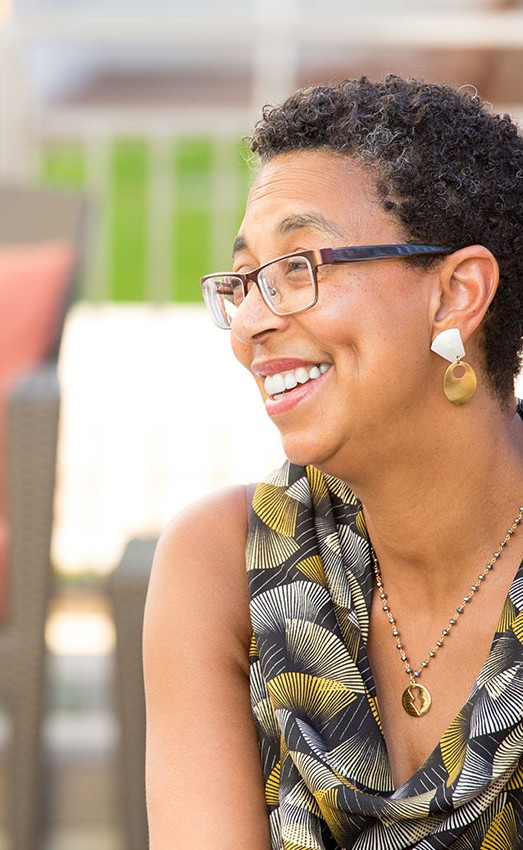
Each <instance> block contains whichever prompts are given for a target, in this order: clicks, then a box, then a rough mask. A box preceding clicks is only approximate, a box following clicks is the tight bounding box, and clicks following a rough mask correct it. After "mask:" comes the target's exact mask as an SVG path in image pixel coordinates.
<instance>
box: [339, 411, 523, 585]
mask: <svg viewBox="0 0 523 850" xmlns="http://www.w3.org/2000/svg"><path fill="white" fill-rule="evenodd" d="M471 412H472V411H471ZM479 413H481V411H478V414H479ZM438 425H439V426H440V427H439V428H438V431H437V432H435V429H432V433H428V432H422V433H424V438H425V446H424V447H423V446H420V441H419V440H418V441H417V442H416V444H415V445H413V446H412V451H411V452H410V456H409V454H407V455H405V454H403V455H402V458H401V463H400V462H398V460H397V459H396V458H393V459H392V462H391V463H390V464H389V465H388V466H385V465H383V464H382V466H381V468H380V470H379V474H378V471H377V470H374V475H372V476H369V480H368V484H366V483H365V481H360V482H358V485H357V486H356V487H355V490H356V492H357V494H358V497H359V498H360V499H361V502H362V504H363V507H364V513H365V517H366V521H367V527H368V530H369V535H370V537H371V540H372V543H373V546H374V549H375V551H376V553H377V556H378V559H379V561H380V563H382V564H386V565H388V571H389V573H390V571H391V569H392V570H394V569H400V570H401V571H402V573H403V574H406V575H410V577H411V579H412V580H416V581H421V582H422V584H423V585H426V586H427V589H428V588H430V592H431V593H433V594H434V593H438V592H439V591H438V588H440V590H441V592H442V593H443V592H445V594H447V593H448V592H449V591H450V592H452V586H453V584H454V583H455V584H456V586H458V585H459V586H460V587H462V585H463V578H462V576H461V574H460V571H459V569H458V570H457V568H456V565H457V564H458V565H459V564H463V565H464V566H463V570H464V571H467V570H469V569H470V562H471V561H474V562H475V563H477V564H478V565H481V564H482V562H483V561H485V558H487V560H488V558H489V557H490V556H491V555H492V554H493V552H494V551H495V550H496V549H497V547H498V544H499V541H500V540H501V539H502V538H503V537H504V535H505V533H506V530H507V529H508V528H509V527H510V526H511V525H512V522H513V520H514V518H515V517H516V515H517V514H518V511H519V507H520V505H521V504H523V423H522V421H521V419H520V417H519V416H517V415H515V416H512V415H510V416H507V417H503V416H500V414H499V408H498V409H497V416H495V417H494V416H489V415H488V411H487V414H486V415H483V416H481V415H477V416H474V417H473V416H467V417H463V422H462V425H461V428H460V430H459V431H457V432H451V436H450V437H449V436H445V437H442V435H444V434H445V433H447V434H448V433H449V432H448V431H447V432H445V430H443V429H441V422H439V423H438ZM520 536H521V540H519V539H518V544H517V545H516V546H513V547H511V548H512V549H516V548H517V549H518V550H519V553H520V554H521V553H523V528H522V530H521V535H520ZM468 574H469V573H467V575H468Z"/></svg>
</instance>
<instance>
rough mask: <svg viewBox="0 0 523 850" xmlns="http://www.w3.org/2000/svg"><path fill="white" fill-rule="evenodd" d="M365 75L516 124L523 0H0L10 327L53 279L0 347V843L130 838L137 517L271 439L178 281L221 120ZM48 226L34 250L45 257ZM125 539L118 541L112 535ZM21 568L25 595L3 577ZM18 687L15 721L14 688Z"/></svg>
mask: <svg viewBox="0 0 523 850" xmlns="http://www.w3.org/2000/svg"><path fill="white" fill-rule="evenodd" d="M387 72H395V73H399V74H401V75H403V76H423V77H425V78H427V79H429V80H435V81H442V82H443V81H444V82H449V83H451V84H454V85H470V86H474V87H475V88H476V89H477V90H478V91H479V94H480V95H481V96H482V97H483V98H486V99H487V100H488V101H490V102H491V103H492V104H493V107H494V109H495V110H497V111H507V112H509V113H510V114H512V115H513V116H514V118H515V119H516V120H517V121H519V122H522V123H523V2H521V0H367V2H365V3H362V2H359V1H358V2H356V0H344V1H343V2H341V0H215V2H212V1H211V0H191V2H188V0H148V2H147V4H145V3H143V2H138V0H125V2H123V0H90V2H89V3H87V2H85V0H11V1H10V0H0V312H2V318H1V319H0V321H1V323H2V327H4V326H5V327H6V328H7V327H8V326H9V328H10V329H11V330H12V332H13V334H15V332H16V333H18V334H19V335H20V334H21V333H22V330H21V329H22V327H23V329H24V330H23V333H25V334H26V337H27V338H28V337H29V336H31V335H32V333H33V331H31V330H30V328H31V327H32V326H31V325H30V324H28V322H29V320H30V317H29V318H27V321H26V320H25V318H24V322H25V324H23V325H22V324H16V322H14V320H13V319H12V316H13V315H15V314H14V312H13V311H14V309H15V306H16V305H15V300H16V298H15V296H16V293H18V295H20V293H27V295H24V298H23V299H21V300H22V301H23V302H24V303H25V304H26V305H27V303H29V300H30V298H32V296H30V295H29V293H31V292H32V289H31V286H28V288H26V284H27V280H29V278H30V279H32V280H33V282H34V277H35V273H36V274H37V275H38V273H39V271H40V272H41V270H42V269H43V268H44V266H45V268H48V269H51V271H50V272H49V274H50V279H51V278H52V279H53V280H55V281H56V280H58V277H59V276H60V275H62V277H63V279H64V280H66V279H67V286H66V287H65V288H64V290H63V293H62V295H61V296H60V298H58V300H57V297H56V295H55V296H54V297H55V300H54V301H52V299H51V301H52V304H51V305H50V306H49V304H48V306H47V307H46V308H45V309H47V310H49V311H50V310H51V307H52V306H53V305H54V309H55V312H56V315H57V316H58V315H59V316H60V322H58V319H56V322H58V324H59V325H60V327H59V329H58V331H57V330H56V327H57V325H56V322H55V324H54V325H53V326H52V327H53V333H52V334H51V335H50V336H49V338H48V339H47V341H46V343H45V344H44V343H42V347H41V350H40V351H39V353H38V352H33V353H32V355H31V356H32V359H29V360H23V358H22V360H21V361H20V362H19V363H18V366H17V368H16V370H15V371H14V372H13V374H12V375H11V376H10V378H9V381H7V379H5V380H4V383H2V381H3V376H2V364H1V363H0V405H2V404H3V405H4V406H5V410H6V411H7V413H5V412H4V417H5V419H6V422H7V425H6V435H7V436H6V438H5V441H4V442H5V445H4V449H2V439H3V438H2V425H1V420H0V454H1V452H2V450H4V451H5V455H6V457H5V466H6V473H5V476H6V482H5V491H6V492H5V502H6V520H5V523H4V524H5V528H4V532H5V533H4V548H5V550H6V562H5V570H4V572H5V576H4V579H5V583H6V609H5V613H4V619H3V620H2V621H1V622H0V662H1V660H2V658H3V656H2V654H1V653H2V651H3V650H2V640H3V636H2V632H5V633H6V635H7V637H6V641H5V642H6V646H7V645H8V644H9V647H8V648H7V649H6V650H5V652H6V653H11V654H10V655H9V656H8V655H7V654H6V658H9V662H7V661H6V664H7V663H9V664H10V665H11V667H12V669H13V671H14V672H13V686H12V693H8V694H7V695H6V696H5V699H4V711H3V714H2V716H1V720H2V722H1V723H0V755H1V756H2V760H1V765H0V767H1V773H0V780H1V782H0V784H1V787H0V792H2V793H1V795H0V826H1V827H2V829H0V848H1V847H4V846H5V847H6V848H7V847H12V848H15V850H62V848H67V850H84V848H85V850H87V848H96V850H140V848H143V850H145V847H146V842H147V839H146V831H145V826H144V816H143V805H142V801H141V797H140V795H143V788H142V785H141V784H140V783H141V781H142V780H141V769H142V762H141V759H142V751H143V731H142V726H143V705H142V701H143V697H142V694H141V690H140V687H141V685H140V676H141V668H140V660H139V633H140V629H141V606H142V605H143V594H144V592H145V590H144V588H145V585H146V580H147V575H148V569H149V563H150V555H151V552H152V547H153V545H154V539H155V538H156V536H157V535H158V533H159V531H160V530H161V528H162V527H163V526H164V525H165V523H166V522H167V521H168V519H169V517H170V516H172V515H173V513H175V512H176V511H177V510H179V509H180V508H181V507H182V506H183V505H184V504H186V503H187V502H188V501H190V500H192V499H194V498H196V497H197V496H198V495H200V494H202V493H204V492H206V491H208V490H211V489H213V488H216V487H220V486H223V485H226V484H229V483H234V482H241V481H251V480H256V479H258V478H259V477H260V476H264V475H265V474H266V473H267V472H268V471H269V470H270V469H271V468H273V467H274V466H276V465H278V464H279V463H280V461H281V451H280V448H279V444H278V439H277V435H276V432H275V430H274V429H273V427H272V426H271V425H270V423H269V422H268V421H267V420H266V418H265V414H264V411H263V409H262V408H261V405H260V404H259V402H258V400H257V396H256V392H255V390H254V388H253V387H251V384H250V381H249V377H248V375H247V374H245V375H243V374H242V372H241V370H240V367H237V366H235V364H234V363H233V359H232V355H231V354H230V351H229V341H228V335H227V334H226V333H223V332H220V331H218V330H215V329H214V328H213V327H212V326H211V324H210V321H209V320H208V319H207V317H206V316H205V315H204V313H203V308H202V305H201V302H200V293H199V285H198V280H199V277H200V275H202V274H204V273H206V272H208V271H212V270H216V269H219V268H226V267H228V265H229V256H230V250H231V244H232V239H233V237H234V235H235V233H236V230H237V227H238V224H239V221H240V220H241V212H242V207H243V203H244V199H245V195H246V191H247V188H248V185H249V182H250V181H251V179H252V177H253V174H254V172H253V166H252V165H251V164H250V160H249V156H248V153H247V149H246V146H245V143H244V141H242V138H243V137H244V136H245V135H246V134H248V132H249V130H250V128H251V127H252V124H253V122H254V121H255V120H256V117H257V115H258V113H259V110H260V107H261V106H262V105H263V104H264V103H267V102H274V101H278V100H280V99H282V98H283V97H285V96H286V94H287V93H288V92H289V91H291V90H292V89H294V88H296V87H297V86H301V85H305V84H309V83H317V82H326V81H333V80H336V79H341V78H343V77H350V76H358V75H360V74H362V73H365V74H367V75H369V76H371V77H377V76H381V75H383V74H384V73H387ZM20 198H21V200H20ZM61 200H62V201H63V200H67V202H69V203H70V204H71V206H70V207H69V208H68V209H69V212H66V213H64V210H63V209H62V210H61V211H60V203H61ZM31 204H32V206H31ZM53 204H55V206H53ZM56 204H58V207H57V206H56ZM64 209H65V208H64ZM59 219H60V220H66V223H68V224H69V225H70V226H69V227H68V228H67V227H66V228H65V231H67V234H66V235H64V232H60V233H59V232H58V228H57V226H56V227H55V224H56V223H57V222H58V220H59ZM73 219H74V222H73ZM15 220H16V221H15ZM13 222H15V223H16V227H15V224H14V223H13ZM73 223H74V227H73V226H72V224H73ZM2 227H3V228H4V232H2ZM10 234H11V235H10ZM65 239H67V240H68V249H69V251H70V253H69V254H68V255H67V256H68V257H69V261H64V262H65V266H64V265H63V263H62V265H61V266H60V263H59V262H58V261H57V260H56V256H55V255H54V254H53V257H54V259H53V258H51V254H52V251H54V250H55V249H56V246H57V244H58V243H59V244H60V245H61V246H62V247H63V244H64V240H65ZM35 246H36V248H35ZM42 246H44V247H45V250H46V251H48V253H47V254H46V255H45V261H42V255H40V254H38V251H39V250H43V248H42ZM48 249H49V250H48ZM51 249H52V250H51ZM35 250H36V253H35ZM49 252H50V253H49ZM2 256H4V259H2ZM31 263H32V265H31ZM15 266H16V269H15ZM13 269H15V270H13ZM64 269H65V271H64ZM35 270H36V271H35ZM10 281H11V289H12V290H14V286H13V281H16V292H14V294H13V291H11V292H10V290H9V286H10V283H9V282H10ZM47 283H48V282H47ZM71 283H73V284H74V290H71V286H70V285H71ZM46 285H47V284H46ZM4 287H5V288H6V289H7V295H4V294H3V289H4ZM41 291H42V292H43V289H42V290H41ZM72 291H73V294H72V295H71V292H72ZM19 300H20V299H19ZM46 303H47V302H46ZM13 305H15V306H13ZM2 306H3V308H4V309H3V310H2ZM23 309H24V305H23V304H22V305H21V310H22V311H23ZM64 314H65V323H64V324H63V327H62V323H61V318H63V317H64ZM39 315H40V318H41V316H42V315H43V313H41V312H40V314H39ZM49 315H51V313H50V314H49ZM33 320H34V317H33V318H32V319H31V321H33ZM50 321H51V319H50ZM13 328H14V330H13ZM17 328H18V330H17ZM8 336H9V334H7V335H6V338H7V337H8ZM2 350H3V349H2V348H1V345H0V352H1V351H2ZM6 356H7V359H8V360H9V355H6ZM24 356H25V355H24ZM39 360H41V361H42V362H43V364H44V366H45V369H47V370H49V368H50V369H51V373H52V375H53V374H54V373H56V374H57V376H58V380H59V383H58V385H57V386H58V398H59V400H60V418H59V420H58V419H57V418H56V417H55V419H54V420H53V422H54V425H53V426H52V427H51V426H49V427H50V431H49V433H50V434H51V436H50V437H49V435H48V439H50V441H51V445H54V449H56V450H57V466H56V479H54V477H53V474H52V472H54V465H53V464H52V471H50V472H48V473H46V474H47V479H46V481H47V483H46V484H45V486H44V485H43V484H38V479H37V478H33V477H32V475H33V473H34V471H35V469H36V468H37V467H38V469H40V466H39V463H40V461H39V460H38V458H37V455H36V452H37V445H38V443H39V440H40V435H41V432H42V429H43V427H44V426H43V424H42V423H43V421H44V419H45V417H43V418H42V416H41V414H40V413H38V414H37V416H36V425H35V424H34V423H33V424H32V425H31V426H30V427H29V426H28V429H29V430H28V431H27V436H26V438H24V439H26V440H27V442H26V443H24V444H23V445H22V444H21V442H20V445H19V444H18V443H17V437H16V434H18V433H21V426H20V427H19V426H18V425H17V424H16V423H17V422H18V421H19V420H18V419H17V418H16V417H17V416H18V415H19V410H21V409H22V408H23V404H24V403H25V402H24V399H23V398H22V399H21V398H20V396H19V395H17V392H16V386H15V385H16V384H18V383H19V381H20V380H22V379H23V377H24V375H25V374H26V373H27V372H28V371H29V370H34V369H36V372H37V373H38V374H40V373H39V372H38V370H39V368H40V364H39ZM53 370H54V372H53ZM40 371H41V370H40ZM15 373H16V374H15ZM46 374H47V372H46ZM15 378H16V380H15ZM40 378H41V376H40V377H39V378H38V381H40ZM46 380H47V378H46ZM52 380H54V378H52ZM52 380H51V383H52ZM22 384H23V380H22ZM24 386H25V385H24ZM34 386H36V390H34V387H33V389H31V390H30V392H31V393H33V396H32V398H33V400H34V398H36V399H37V404H42V403H43V402H42V398H43V390H42V384H41V383H38V382H37V384H35V385H34ZM53 386H54V385H53ZM26 391H27V387H25V388H24V390H23V392H22V396H23V395H24V393H25V392H26ZM54 392H55V396H56V393H57V391H56V387H55V390H54ZM13 398H14V399H15V400H14V401H13V400H12V399H13ZM23 410H24V411H25V410H26V408H23ZM46 410H47V408H46ZM17 411H18V412H17ZM25 415H26V414H25V413H24V416H25ZM1 416H2V414H1V413H0V417H1ZM56 416H57V414H56ZM24 421H25V420H24ZM10 423H11V424H10ZM13 423H14V424H13ZM24 427H25V426H24ZM9 428H11V431H10V430H9ZM53 428H54V429H55V430H54V431H53ZM15 431H16V433H15ZM51 432H53V433H54V434H55V437H53V433H51ZM24 433H25V432H24ZM10 434H11V435H13V434H14V435H15V436H14V438H13V439H14V442H10V440H11V437H10ZM42 451H44V454H45V453H46V456H47V457H48V458H49V457H50V458H51V460H52V458H53V457H54V456H53V454H52V451H53V449H46V450H42ZM32 452H34V458H33V454H32ZM19 457H20V458H23V462H24V463H25V464H26V467H27V469H26V470H25V472H24V475H25V476H26V479H27V480H26V483H25V485H24V486H26V487H27V488H29V491H30V492H31V494H32V498H33V497H34V498H35V499H36V497H37V496H38V499H39V500H40V502H41V505H37V506H36V507H35V511H37V510H41V511H43V514H45V511H46V510H47V514H45V516H46V517H47V519H46V523H47V525H45V523H44V525H45V528H46V529H47V531H42V535H43V536H42V538H41V539H40V538H39V542H38V546H37V544H36V543H34V542H33V541H32V539H31V536H30V534H29V531H28V529H29V528H33V527H36V526H38V528H40V525H38V522H37V521H36V520H35V521H33V520H32V519H31V517H29V516H28V515H27V514H23V511H22V518H19V517H18V514H17V511H18V507H17V505H18V502H24V504H25V503H26V502H27V500H26V499H22V497H21V496H20V495H19V494H18V493H19V491H18V490H17V486H18V485H17V483H16V481H17V476H18V475H19V472H18V469H19V463H18V460H17V458H19ZM28 458H33V459H32V460H29V459H28ZM35 458H36V459H35ZM21 462H22V461H20V463H21ZM1 471H2V464H0V472H1ZM10 488H11V490H10ZM21 492H22V491H20V493H21ZM13 493H15V495H13ZM16 494H18V495H16ZM35 494H36V495H35ZM17 499H18V501H17ZM1 504H2V501H1V499H0V545H1V542H2V536H1V535H2V527H1ZM53 506H54V509H53V512H51V509H52V508H53ZM42 527H43V526H42ZM46 534H47V535H48V536H47V537H46ZM17 535H19V536H20V539H21V541H22V542H21V543H20V544H19V543H18V538H17ZM135 538H141V539H142V543H143V546H142V548H140V545H142V544H138V548H133V546H131V548H130V549H129V548H126V547H127V544H128V542H129V541H130V540H132V539H135ZM18 546H20V547H21V548H20V551H19V550H18V549H17V547H18ZM24 546H25V547H26V548H27V547H30V548H31V547H32V548H31V552H32V553H33V552H34V563H35V566H34V567H33V569H34V571H35V572H36V577H35V576H34V575H33V576H32V575H31V574H29V573H28V574H27V575H26V578H25V579H24V582H25V583H20V586H18V584H17V581H18V579H16V578H15V576H14V573H15V571H16V569H17V567H16V564H17V563H18V561H17V558H19V559H20V560H21V561H23V563H24V564H27V563H28V562H29V560H30V557H33V555H31V556H30V557H29V556H27V555H26V554H24V553H25V552H26V549H24ZM49 546H50V551H51V557H50V561H51V565H50V569H49V567H48V561H49V552H48V551H46V547H47V549H48V548H49ZM38 547H39V554H38V552H37V549H38ZM17 553H18V554H17ZM0 554H1V550H0ZM1 563H2V562H1V559H0V566H1ZM26 569H27V567H26ZM43 573H45V574H46V579H45V581H43V585H42V589H41V592H39V598H38V600H37V601H35V603H34V604H35V606H37V608H35V610H38V611H39V612H41V613H39V614H38V616H37V615H34V616H32V615H30V614H28V612H27V611H26V612H25V613H24V609H23V605H22V603H21V602H20V599H22V598H23V599H26V598H28V596H29V595H30V593H31V591H30V590H29V588H32V587H34V586H36V585H38V582H39V581H40V579H41V577H42V574H43ZM47 574H48V575H47ZM126 594H128V595H127V596H126ZM0 595H1V594H0ZM38 606H39V607H38ZM19 611H20V613H19ZM39 618H40V619H39ZM29 621H30V622H31V623H32V625H33V627H34V628H33V631H34V632H35V634H34V637H33V648H32V649H31V650H28V652H29V651H31V652H32V653H33V655H34V658H35V659H36V660H35V661H34V665H35V667H34V669H35V671H36V672H35V673H34V675H35V677H36V678H35V681H37V683H38V688H39V692H40V691H41V692H42V699H41V700H40V701H38V699H37V698H35V697H34V696H33V697H27V696H26V695H25V691H24V690H23V687H25V684H24V686H22V685H21V684H20V682H19V680H18V678H17V675H18V676H19V674H20V670H21V669H22V670H23V674H24V680H26V681H27V677H29V676H31V675H32V673H31V671H32V669H33V668H32V666H31V665H32V664H33V662H32V661H31V662H30V661H29V660H27V659H29V655H28V656H27V659H26V660H24V659H23V658H22V657H21V656H18V655H17V654H16V650H14V649H13V644H16V646H18V645H22V644H23V643H24V639H25V638H23V636H24V635H26V634H27V630H28V629H29V628H30V624H29ZM9 632H11V637H9ZM13 635H14V640H13V637H12V636H13ZM137 636H138V638H137ZM32 657H33V656H31V658H32ZM126 665H128V666H126ZM26 668H27V669H26ZM10 669H11V668H10ZM35 700H36V702H37V703H38V705H36V706H35V709H34V711H33V714H32V719H30V720H28V721H27V722H28V723H31V724H32V726H28V727H24V728H25V729H26V731H25V733H24V732H20V731H19V730H18V726H17V722H18V721H17V718H18V717H19V716H21V715H22V708H21V706H25V705H27V703H28V702H29V703H31V702H35ZM27 729H33V731H32V732H31V733H29V732H28V731H27ZM30 734H31V735H33V738H34V740H33V738H31V740H33V744H32V747H33V749H32V753H31V754H29V755H27V760H26V762H25V764H26V768H25V771H26V772H25V774H23V775H22V772H21V769H20V775H18V773H17V772H16V770H15V768H13V764H14V765H19V764H21V763H22V761H21V757H20V752H21V750H17V749H16V748H17V747H20V746H21V744H20V740H19V739H20V736H22V737H23V738H24V739H27V736H28V735H30ZM40 742H41V744H42V751H43V757H44V761H43V766H42V773H41V774H38V781H35V780H36V776H37V774H36V773H35V771H34V770H32V769H30V765H31V761H30V759H31V758H32V759H38V758H39V754H40V750H39V747H40ZM24 758H26V756H24ZM12 759H14V761H12ZM35 764H36V762H35ZM17 769H18V768H17ZM38 769H39V770H40V767H39V768H38ZM133 774H139V778H138V779H135V777H134V776H133ZM31 776H32V777H33V779H32V783H31ZM133 781H134V785H133ZM17 783H20V784H19V785H18V784H17ZM137 801H138V802H137ZM24 807H25V808H24ZM1 842H4V843H1ZM10 842H11V843H10ZM13 842H15V843H14V844H13Z"/></svg>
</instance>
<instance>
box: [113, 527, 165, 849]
mask: <svg viewBox="0 0 523 850" xmlns="http://www.w3.org/2000/svg"><path fill="white" fill-rule="evenodd" d="M156 543H157V540H156V538H153V537H147V538H143V539H139V538H137V539H134V540H131V541H130V542H129V543H128V545H127V547H126V549H125V552H124V554H123V557H122V560H121V561H120V564H119V565H118V567H117V568H116V570H115V571H114V573H113V574H112V576H111V579H110V592H111V597H112V601H113V608H114V619H115V625H116V657H117V664H116V690H117V705H118V716H119V720H120V748H119V760H118V785H119V792H120V800H121V809H120V812H121V824H122V833H123V836H124V838H125V842H126V843H125V848H126V850H146V848H147V847H148V830H147V814H146V809H145V697H144V687H143V663H142V627H143V613H144V606H145V597H146V594H147V586H148V583H149V575H150V572H151V564H152V560H153V555H154V550H155V547H156Z"/></svg>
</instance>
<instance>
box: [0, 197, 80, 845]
mask: <svg viewBox="0 0 523 850" xmlns="http://www.w3.org/2000/svg"><path fill="white" fill-rule="evenodd" d="M84 212H85V204H84V202H83V200H82V199H81V198H80V197H79V196H77V195H72V194H62V193H57V192H51V191H46V190H40V189H34V188H29V187H21V186H3V185H1V184H0V254H1V253H2V252H3V251H4V250H5V249H6V247H7V246H9V248H8V250H10V249H11V248H13V246H14V250H15V252H18V253H17V256H21V257H23V252H24V250H25V249H26V247H27V248H28V249H29V246H33V247H34V246H36V247H37V250H39V246H41V245H44V244H47V243H49V244H51V243H52V244H55V243H63V244H69V245H70V246H71V262H70V263H69V264H68V266H67V280H64V281H63V287H62V290H61V297H60V299H59V302H57V303H55V304H53V307H56V308H57V309H56V310H55V315H54V317H53V325H52V328H51V333H50V335H49V338H48V340H47V345H46V348H45V350H44V351H43V352H42V355H43V356H42V357H41V358H40V362H38V363H32V364H31V366H30V368H28V369H24V370H23V371H22V373H21V374H18V375H15V376H14V377H13V380H12V384H9V388H8V390H6V391H5V392H4V396H3V399H2V401H3V408H2V421H3V423H4V440H3V454H4V475H3V482H1V483H2V484H3V488H2V489H3V492H4V494H5V516H6V526H7V529H8V537H7V556H6V568H7V569H6V575H5V579H6V582H5V610H4V613H3V617H2V620H1V622H0V670H1V671H2V673H1V676H0V697H1V698H2V702H3V704H4V706H5V709H6V710H7V712H8V716H9V721H10V735H9V743H8V753H7V771H6V774H7V775H6V786H7V795H8V799H7V801H6V812H7V815H6V817H7V828H8V836H9V846H10V848H11V850H42V846H43V840H42V834H43V827H44V820H43V818H42V815H43V814H44V806H43V802H44V793H45V787H46V783H45V781H44V774H43V754H42V741H41V729H42V719H43V711H44V704H45V684H46V681H45V638H44V629H45V620H46V614H47V608H48V602H49V598H50V594H51V589H52V572H51V565H50V546H51V532H52V521H53V496H54V486H55V461H56V447H57V436H58V422H59V408H60V388H59V383H58V376H57V355H58V350H59V345H60V338H61V334H62V327H63V322H64V318H65V312H66V309H67V306H68V304H69V303H70V299H71V293H72V286H73V281H74V279H75V277H76V271H77V269H78V258H79V254H80V251H79V250H78V246H79V237H80V234H81V233H82V232H83V224H82V222H83V220H84ZM2 274H3V279H0V287H2V286H3V287H6V288H7V284H8V281H7V273H6V271H5V269H3V271H2ZM35 274H38V268H37V267H35ZM31 284H32V285H33V284H34V280H33V279H31ZM9 320H10V316H9V315H7V316H4V315H3V316H2V322H3V323H4V322H5V325H4V328H6V327H7V325H8V323H9ZM1 365H2V364H0V367H1ZM4 390H5V387H4Z"/></svg>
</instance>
